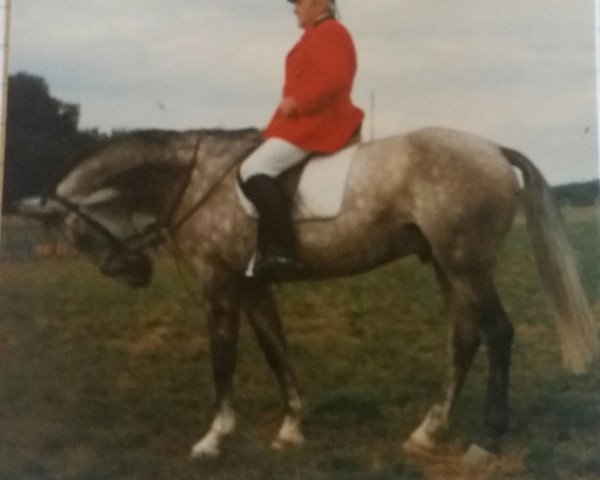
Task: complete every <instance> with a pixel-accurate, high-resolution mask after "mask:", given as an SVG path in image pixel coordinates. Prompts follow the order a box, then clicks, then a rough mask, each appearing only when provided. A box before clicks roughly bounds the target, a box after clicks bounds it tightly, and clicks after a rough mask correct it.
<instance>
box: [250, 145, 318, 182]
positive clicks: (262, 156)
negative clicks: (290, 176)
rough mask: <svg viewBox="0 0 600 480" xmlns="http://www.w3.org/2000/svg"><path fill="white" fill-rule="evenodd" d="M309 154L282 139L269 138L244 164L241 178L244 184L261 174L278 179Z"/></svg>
mask: <svg viewBox="0 0 600 480" xmlns="http://www.w3.org/2000/svg"><path fill="white" fill-rule="evenodd" d="M309 153H310V152H307V151H306V150H303V149H301V148H299V147H297V146H296V145H294V144H293V143H290V142H288V141H286V140H282V139H281V138H269V139H267V140H265V142H264V143H263V144H262V145H261V146H260V147H258V148H257V149H256V150H254V152H252V153H251V154H250V155H249V156H248V158H246V159H245V160H244V161H243V162H242V165H241V166H240V177H241V179H242V182H245V181H246V180H248V179H249V178H250V177H252V176H254V175H261V174H262V175H268V176H269V177H272V178H276V177H278V176H279V175H280V174H282V173H283V172H285V171H286V170H287V169H288V168H291V167H293V166H294V165H297V164H298V163H300V162H301V161H302V160H304V159H305V158H306V157H307V155H308V154H309Z"/></svg>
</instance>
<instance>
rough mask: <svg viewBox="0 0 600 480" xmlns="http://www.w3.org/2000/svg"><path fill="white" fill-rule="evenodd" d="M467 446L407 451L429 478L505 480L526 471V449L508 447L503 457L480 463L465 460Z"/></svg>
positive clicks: (409, 456) (443, 479)
mask: <svg viewBox="0 0 600 480" xmlns="http://www.w3.org/2000/svg"><path fill="white" fill-rule="evenodd" d="M464 453H465V450H464V448H463V447H462V446H461V445H458V444H452V445H449V446H447V447H445V448H443V449H441V448H440V449H437V450H435V451H425V450H412V449H411V450H410V452H407V451H404V452H403V455H404V457H405V459H406V460H407V462H408V463H410V464H411V465H412V466H413V467H415V468H417V469H418V470H419V471H420V472H421V473H422V474H423V478H425V479H427V480H501V479H505V478H506V479H508V478H514V476H515V475H518V474H521V473H524V472H525V457H526V452H525V451H522V450H513V451H507V452H506V453H504V454H503V455H502V456H500V457H495V458H493V459H490V460H489V461H488V462H483V463H481V464H477V465H471V464H469V463H467V462H465V461H464V459H463V455H464Z"/></svg>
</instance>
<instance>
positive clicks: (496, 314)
mask: <svg viewBox="0 0 600 480" xmlns="http://www.w3.org/2000/svg"><path fill="white" fill-rule="evenodd" d="M437 271H438V278H439V279H440V281H441V285H442V290H443V291H444V294H445V299H446V304H447V307H448V314H449V317H450V322H451V328H452V335H451V344H452V345H451V346H452V367H451V371H450V374H449V378H448V384H447V386H446V388H445V391H444V396H443V398H442V400H441V401H440V402H438V403H436V404H434V406H433V407H431V409H430V410H429V412H428V413H427V416H426V417H425V420H424V421H423V422H422V423H421V425H420V426H419V427H418V428H417V429H416V430H415V431H414V432H413V434H412V435H411V437H410V442H411V443H413V444H417V445H419V446H422V447H426V448H431V447H432V446H433V445H434V443H435V436H436V434H437V433H438V431H439V430H440V429H441V428H442V427H444V426H445V425H446V424H447V420H448V414H449V412H450V409H451V407H452V405H453V403H454V402H455V400H456V398H457V397H458V395H459V393H460V390H461V388H462V386H463V384H464V381H465V378H466V375H467V373H468V371H469V368H470V366H471V364H472V361H473V357H474V355H475V353H476V351H477V349H478V347H479V344H480V340H481V337H483V340H484V342H485V344H486V347H487V356H488V363H489V379H488V388H487V401H486V413H485V417H486V423H487V429H488V432H487V434H486V437H485V439H484V440H483V442H482V444H483V446H484V447H485V448H486V449H487V450H489V451H492V452H494V453H498V452H499V450H500V447H501V441H502V437H503V435H504V434H505V433H506V430H507V425H508V377H509V363H510V347H511V343H512V338H513V327H512V324H511V322H510V320H509V319H508V317H507V315H506V313H505V311H504V309H503V307H502V304H501V303H500V299H499V298H498V295H497V293H496V289H495V287H494V284H493V280H492V278H491V275H483V276H481V275H477V274H475V275H455V276H453V277H451V278H448V277H446V276H445V275H444V273H442V272H441V271H440V270H439V269H438V270H437Z"/></svg>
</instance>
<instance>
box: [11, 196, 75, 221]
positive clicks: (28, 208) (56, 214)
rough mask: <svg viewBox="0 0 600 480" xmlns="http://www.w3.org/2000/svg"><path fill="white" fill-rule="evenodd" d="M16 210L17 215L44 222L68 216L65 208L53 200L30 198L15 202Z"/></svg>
mask: <svg viewBox="0 0 600 480" xmlns="http://www.w3.org/2000/svg"><path fill="white" fill-rule="evenodd" d="M14 209H15V211H16V214H17V215H21V216H23V217H27V218H35V219H36V220H42V221H44V222H52V221H57V220H59V219H62V218H63V217H64V216H65V215H66V214H67V209H66V207H65V206H63V205H61V204H60V203H59V202H57V201H56V200H53V199H51V198H49V199H43V198H42V197H29V198H24V199H22V200H19V201H18V202H15V204H14Z"/></svg>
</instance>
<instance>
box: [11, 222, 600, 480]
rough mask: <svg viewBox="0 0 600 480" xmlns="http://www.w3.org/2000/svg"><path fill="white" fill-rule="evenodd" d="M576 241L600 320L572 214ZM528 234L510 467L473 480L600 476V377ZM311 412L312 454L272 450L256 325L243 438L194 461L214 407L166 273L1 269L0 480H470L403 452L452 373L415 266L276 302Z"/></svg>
mask: <svg viewBox="0 0 600 480" xmlns="http://www.w3.org/2000/svg"><path fill="white" fill-rule="evenodd" d="M573 218H574V221H573V222H572V223H571V233H572V239H573V244H574V246H575V249H576V252H577V255H578V257H579V259H580V261H581V265H582V275H583V280H584V284H585V286H586V289H587V291H588V294H589V296H590V298H591V301H592V305H593V310H594V313H595V315H596V316H597V318H600V302H599V299H598V297H599V292H598V288H599V286H600V251H599V249H598V247H599V245H600V235H599V225H598V222H597V221H596V219H595V217H593V216H592V215H589V214H588V215H578V216H575V217H573ZM531 253H532V250H531V248H530V246H529V242H528V239H527V235H526V232H525V228H524V226H523V225H517V226H516V227H515V228H514V229H513V232H512V233H511V236H510V238H509V241H508V244H507V246H506V248H505V250H504V252H503V256H502V259H501V262H500V265H499V269H498V276H497V281H498V284H499V288H500V291H501V293H502V298H503V300H504V303H505V306H506V309H507V311H508V312H509V314H510V315H511V317H512V319H513V320H514V322H515V326H516V330H517V336H516V341H515V346H514V355H513V375H512V389H511V409H512V421H511V428H510V432H509V435H508V437H507V446H506V454H505V457H504V458H503V461H502V462H501V463H500V467H499V468H498V469H497V470H496V471H495V472H493V473H491V474H487V475H483V476H478V477H476V478H498V479H500V478H502V479H505V478H506V479H545V480H555V479H561V480H562V479H565V480H566V479H568V480H576V479H590V480H592V479H598V478H600V448H599V447H598V445H599V444H600V442H599V440H600V371H599V369H598V368H596V369H595V370H594V372H593V373H591V374H590V375H586V376H583V377H572V376H569V375H567V374H566V373H564V371H563V370H562V369H561V363H560V355H559V351H558V341H557V337H556V334H555V331H554V328H553V320H552V315H551V311H550V309H549V307H548V304H547V302H546V301H545V298H544V296H543V294H542V292H541V291H540V282H539V280H538V277H537V274H536V273H535V269H534V265H533V260H532V259H531ZM277 296H278V298H279V299H280V304H281V311H282V314H283V317H284V321H285V328H286V330H287V332H288V335H289V339H290V346H291V355H292V358H293V361H294V363H295V365H296V369H297V372H298V377H299V380H300V384H301V386H302V391H303V394H304V397H305V400H306V403H307V406H308V416H307V419H306V423H305V434H306V436H307V440H308V441H307V444H306V445H305V446H304V447H303V448H300V449H298V450H295V451H290V452H273V451H271V450H269V448H268V444H269V442H270V440H271V437H272V436H273V435H274V434H275V432H276V429H277V427H278V422H279V420H280V414H281V411H280V410H281V405H280V400H279V394H278V389H277V387H276V385H275V382H274V379H273V378H272V376H271V374H270V372H269V371H268V370H267V367H266V365H265V362H264V361H263V359H262V356H261V353H260V352H259V351H258V348H257V347H256V345H255V342H254V340H253V338H252V336H251V332H250V329H249V327H248V326H246V325H244V326H243V327H242V328H243V331H242V343H241V353H240V361H239V368H238V374H237V377H236V392H237V395H236V402H237V410H238V414H239V428H238V430H237V432H236V434H235V435H234V437H233V439H232V440H231V441H230V442H229V443H228V444H227V446H226V451H225V453H224V455H223V456H222V458H220V459H218V460H214V461H210V462H206V463H201V462H190V461H188V459H187V455H188V452H189V447H190V446H191V444H193V443H194V442H195V441H196V440H198V439H199V438H200V436H201V435H202V434H203V433H204V429H205V428H206V427H207V426H208V422H209V420H210V413H211V405H212V391H213V390H212V383H211V377H210V365H209V360H208V358H209V352H208V343H207V340H206V337H205V330H206V328H205V322H204V319H203V317H202V313H201V310H200V308H199V307H198V305H196V304H195V303H194V302H193V301H192V300H191V299H190V296H189V295H188V294H187V292H186V290H185V288H184V284H183V283H182V280H181V277H180V276H179V274H178V273H177V270H176V268H175V267H174V266H173V264H172V262H171V261H170V260H168V259H162V260H161V261H160V262H159V265H158V276H157V278H156V280H155V282H154V283H153V284H152V285H151V287H149V288H148V289H146V290H143V291H134V290H130V289H127V288H126V287H121V286H120V285H118V284H116V283H113V282H112V281H110V280H108V279H105V278H102V277H101V276H100V275H98V274H97V272H96V271H95V270H94V269H93V267H91V266H90V265H88V264H87V263H85V262H84V261H83V260H78V259H70V260H56V261H54V260H44V261H40V262H29V263H5V264H2V265H0V314H1V318H0V479H1V480H19V479H27V480H37V479H40V480H41V479H44V480H46V479H61V480H62V479H78V480H79V479H81V480H101V479H106V480H109V479H110V480H115V479H165V480H166V479H169V480H179V479H181V480H183V479H203V480H213V479H214V480H225V479H236V480H237V479H243V480H253V479H257V480H258V479H261V480H264V479H291V480H293V479H297V480H313V479H314V480H317V479H332V480H336V479H340V480H342V479H343V480H391V479H399V480H403V479H420V478H443V479H448V480H451V479H454V478H456V479H458V478H475V477H469V476H468V475H466V473H465V472H464V471H461V472H457V471H455V470H454V468H455V466H451V465H446V466H444V465H437V464H436V463H435V462H432V464H431V465H429V467H423V465H419V464H415V463H414V462H412V461H411V459H408V458H406V457H404V456H403V455H402V454H401V453H400V444H401V442H402V440H403V439H405V438H406V436H407V435H408V434H409V432H410V431H411V430H412V429H413V428H414V427H415V426H416V425H417V424H418V422H419V421H420V419H421V417H422V415H423V414H424V412H425V411H426V410H427V408H428V407H429V406H430V404H431V402H432V401H433V400H434V397H435V395H436V393H437V388H438V386H439V384H440V382H441V381H442V379H443V377H444V373H445V369H446V360H447V357H446V336H447V328H446V327H447V325H446V321H445V318H444V316H443V314H442V312H441V303H440V298H439V295H438V292H437V289H436V287H435V285H434V280H433V275H432V272H431V271H430V269H429V268H428V267H423V266H421V265H420V264H419V262H418V261H417V260H414V259H406V260H402V261H399V262H397V263H394V264H391V265H389V266H387V267H385V268H381V269H379V270H377V271H374V272H372V273H370V274H367V275H362V276H358V277H354V278H349V279H343V280H339V281H332V282H322V283H318V284H298V285H293V286H292V285H288V286H284V287H279V288H278V289H277ZM483 367H484V362H483V356H480V357H478V361H477V364H476V365H475V368H474V370H473V371H472V374H471V376H470V378H469V381H468V383H467V386H466V389H465V391H464V393H463V396H462V397H461V400H460V402H459V404H458V405H457V409H456V411H455V412H454V416H453V423H452V426H451V428H450V431H449V432H448V434H447V444H448V445H449V449H450V450H452V449H456V450H459V449H460V448H462V446H464V445H466V444H468V442H469V440H470V438H471V435H472V434H473V433H474V432H476V431H478V429H479V428H480V427H481V422H482V418H481V411H482V404H483V394H484V379H485V377H484V368H483Z"/></svg>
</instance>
